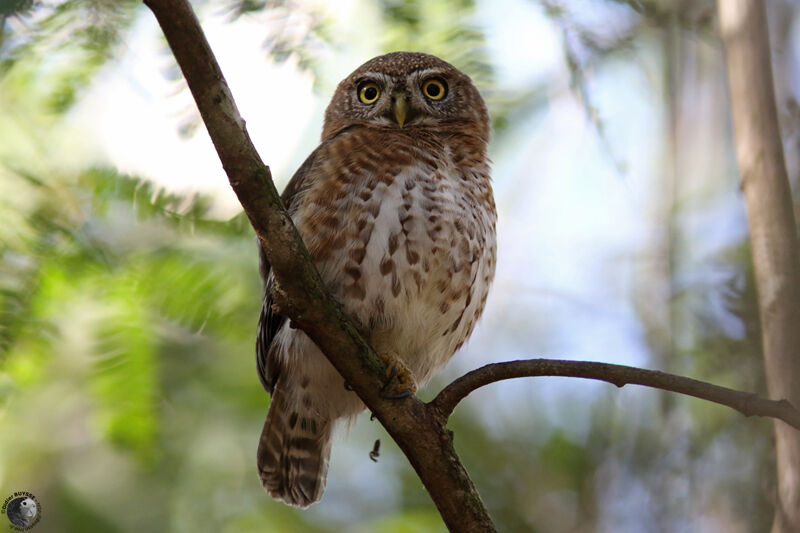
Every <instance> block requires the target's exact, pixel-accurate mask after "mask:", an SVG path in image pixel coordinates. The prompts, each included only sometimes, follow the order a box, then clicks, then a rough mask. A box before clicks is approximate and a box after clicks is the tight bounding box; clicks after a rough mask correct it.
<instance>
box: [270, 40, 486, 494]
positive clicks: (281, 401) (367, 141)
mask: <svg viewBox="0 0 800 533" xmlns="http://www.w3.org/2000/svg"><path fill="white" fill-rule="evenodd" d="M488 139H489V117H488V113H487V111H486V105H485V104H484V101H483V99H482V98H481V95H480V94H479V93H478V90H477V89H476V88H475V86H474V85H473V84H472V82H471V81H470V79H469V77H468V76H466V75H465V74H463V73H462V72H460V71H459V70H458V69H456V68H454V67H453V66H452V65H450V64H448V63H446V62H444V61H442V60H441V59H439V58H437V57H434V56H432V55H427V54H420V53H411V52H394V53H391V54H386V55H382V56H379V57H376V58H374V59H372V60H370V61H367V62H366V63H365V64H363V65H361V66H360V67H359V68H358V69H356V70H355V72H353V73H352V74H350V75H349V76H348V77H347V78H345V79H344V80H343V81H342V82H341V83H340V84H339V86H338V88H337V89H336V92H335V93H334V95H333V99H332V100H331V102H330V104H329V105H328V108H327V110H326V112H325V123H324V126H323V129H322V139H321V142H320V145H319V146H318V147H317V148H316V149H315V150H314V151H313V152H312V153H311V155H310V156H309V157H308V159H306V161H305V162H304V163H303V164H302V166H301V167H300V169H299V170H298V171H297V173H295V175H294V177H292V179H291V181H290V182H289V184H288V185H287V186H286V189H285V190H284V192H283V195H282V198H283V202H284V205H285V206H286V208H287V210H288V211H289V214H290V215H291V217H292V220H293V221H294V223H295V225H296V226H297V229H298V231H299V232H300V235H301V236H302V237H303V240H304V242H305V244H306V246H307V247H308V250H309V253H310V254H311V258H312V260H313V261H314V264H315V265H316V267H317V269H318V270H319V273H320V274H321V276H322V279H323V281H324V283H325V284H326V286H327V288H328V290H329V291H330V292H331V294H333V295H334V297H335V298H336V299H337V301H339V302H340V303H341V305H342V306H343V308H344V310H345V311H346V312H347V313H348V314H349V316H350V317H352V319H353V320H354V322H355V324H356V326H357V327H358V328H359V330H360V332H361V334H362V335H363V336H364V338H365V339H367V340H368V341H369V343H370V344H371V345H372V346H373V347H374V348H375V350H376V352H377V353H378V354H380V355H381V356H382V357H383V358H384V359H385V360H386V361H387V362H389V363H390V364H396V366H397V367H398V368H401V369H402V370H403V374H410V376H407V375H404V379H406V381H407V382H409V386H408V389H406V390H405V391H399V395H401V396H402V395H403V393H404V392H405V394H408V393H410V392H413V390H415V385H416V384H424V383H425V382H427V381H428V380H429V379H430V377H431V376H432V375H433V373H434V372H435V371H436V370H438V369H439V368H441V367H442V366H444V364H445V363H447V361H448V360H449V359H450V358H451V357H452V355H453V353H455V351H456V350H458V348H459V347H460V346H461V345H462V344H463V343H464V341H466V339H467V337H469V335H470V333H471V332H472V329H473V327H474V325H475V321H476V320H477V319H478V317H479V316H480V314H481V312H482V311H483V308H484V304H485V303H486V296H487V293H488V291H489V285H490V283H491V281H492V278H493V277H494V268H495V253H496V238H495V221H496V218H497V216H496V213H495V206H494V199H493V197H492V188H491V184H490V178H489V160H488V159H487V157H486V144H487V141H488ZM259 255H260V260H261V276H262V279H263V280H264V297H263V303H262V307H261V316H260V319H259V323H258V339H257V343H256V360H257V364H258V372H259V377H260V379H261V383H262V385H263V386H264V388H265V389H266V390H267V392H269V393H270V394H271V395H272V401H271V403H270V406H269V412H268V413H267V419H266V422H265V423H264V429H263V430H262V432H261V439H260V441H259V445H258V471H259V475H260V477H261V482H262V484H263V485H264V488H265V489H266V490H267V492H269V494H270V495H272V496H273V497H274V498H277V499H279V500H283V501H284V502H286V503H288V504H290V505H295V506H298V507H308V506H309V505H311V504H312V503H314V502H316V501H318V500H319V499H320V498H321V497H322V492H323V490H324V489H325V478H326V475H327V470H328V459H329V457H330V449H331V433H332V431H333V429H334V426H335V425H336V424H337V423H339V422H346V421H350V420H352V419H353V418H354V417H355V415H357V414H358V413H359V412H361V411H362V410H363V409H364V405H363V404H362V403H361V401H360V400H359V398H358V397H357V396H356V395H355V393H353V392H350V391H348V390H347V389H346V387H345V386H344V381H343V379H342V377H341V376H340V375H339V373H338V372H337V371H336V369H335V368H334V367H333V366H332V365H331V364H330V363H329V362H328V360H327V359H326V358H325V356H324V355H323V354H322V352H321V351H320V350H319V349H318V348H317V346H316V345H315V344H314V342H313V341H311V340H310V339H309V338H308V337H307V336H306V335H305V334H304V333H303V332H302V331H301V330H299V329H295V328H293V327H292V324H291V323H290V321H289V320H287V319H286V317H284V316H280V315H279V314H277V313H276V312H275V310H274V309H273V306H272V299H271V296H270V295H271V292H272V286H273V285H274V284H275V280H274V277H273V276H272V274H271V273H270V266H269V263H268V262H267V259H266V255H265V253H264V251H263V248H262V249H261V250H260V254H259ZM391 394H392V395H398V391H394V392H392V393H391ZM387 396H390V394H389V393H387Z"/></svg>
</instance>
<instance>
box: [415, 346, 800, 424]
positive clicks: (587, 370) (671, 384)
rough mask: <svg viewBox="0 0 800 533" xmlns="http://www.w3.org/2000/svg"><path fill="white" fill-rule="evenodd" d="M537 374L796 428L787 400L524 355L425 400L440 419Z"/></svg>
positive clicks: (798, 416)
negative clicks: (629, 389) (478, 395)
mask: <svg viewBox="0 0 800 533" xmlns="http://www.w3.org/2000/svg"><path fill="white" fill-rule="evenodd" d="M536 376H561V377H572V378H585V379H595V380H598V381H606V382H608V383H612V384H614V385H616V386H617V387H623V386H625V385H643V386H645V387H652V388H655V389H662V390H667V391H672V392H677V393H680V394H686V395H687V396H694V397H695V398H700V399H701V400H708V401H709V402H714V403H718V404H720V405H726V406H728V407H730V408H732V409H736V410H737V411H739V412H740V413H742V414H743V415H745V416H768V417H772V418H777V419H780V420H783V421H784V422H786V423H787V424H789V425H791V426H793V427H795V428H796V429H798V430H800V411H798V410H797V409H795V408H794V407H793V406H792V404H790V403H789V402H788V401H786V400H779V401H776V400H767V399H765V398H761V397H759V396H756V395H755V394H751V393H747V392H741V391H737V390H733V389H728V388H726V387H720V386H718V385H712V384H711V383H706V382H705V381H698V380H696V379H692V378H687V377H683V376H676V375H674V374H667V373H666V372H659V371H658V370H645V369H643V368H635V367H632V366H625V365H612V364H609V363H595V362H590V361H561V360H556V359H527V360H521V361H508V362H505V363H494V364H491V365H486V366H483V367H481V368H478V369H477V370H473V371H472V372H469V373H467V374H465V375H463V376H461V377H460V378H458V379H457V380H455V381H453V382H452V383H451V384H449V385H448V386H447V387H445V388H444V389H443V390H442V391H441V392H440V393H439V394H438V395H437V396H436V398H434V399H433V400H432V401H431V402H430V405H431V406H432V407H434V408H436V409H437V410H438V411H439V413H440V414H441V416H442V417H443V419H444V420H447V418H449V417H450V414H452V412H453V409H455V408H456V405H458V403H459V402H460V401H461V400H463V399H464V398H466V397H467V395H468V394H469V393H471V392H472V391H474V390H475V389H477V388H479V387H483V386H484V385H488V384H490V383H494V382H496V381H502V380H505V379H513V378H522V377H536Z"/></svg>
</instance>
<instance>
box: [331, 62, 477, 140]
mask: <svg viewBox="0 0 800 533" xmlns="http://www.w3.org/2000/svg"><path fill="white" fill-rule="evenodd" d="M353 125H363V126H373V127H379V128H396V129H403V130H406V131H409V133H413V131H414V130H415V129H417V128H427V129H443V130H452V129H458V131H460V132H461V133H467V134H469V133H471V134H473V135H475V136H477V137H479V138H480V139H481V140H482V141H483V142H487V141H488V138H489V114H488V113H487V111H486V104H485V103H484V101H483V98H481V95H480V93H479V92H478V89H476V88H475V86H474V85H473V84H472V80H470V79H469V76H467V75H466V74H464V73H463V72H461V71H460V70H458V69H457V68H455V67H454V66H452V65H451V64H449V63H447V62H445V61H442V60H441V59H439V58H438V57H436V56H432V55H429V54H421V53H415V52H392V53H390V54H385V55H382V56H378V57H375V58H373V59H370V60H369V61H367V62H366V63H364V64H363V65H361V66H360V67H358V68H357V69H356V70H355V71H354V72H353V73H352V74H350V75H349V76H348V77H346V78H345V79H344V80H342V82H341V83H340V84H339V86H338V87H337V89H336V92H335V93H334V95H333V98H332V99H331V103H330V104H329V105H328V109H327V110H326V111H325V125H324V126H323V129H322V140H323V141H324V140H327V139H330V138H331V137H333V136H334V135H336V133H337V132H339V131H341V130H342V129H343V128H346V127H348V126H353Z"/></svg>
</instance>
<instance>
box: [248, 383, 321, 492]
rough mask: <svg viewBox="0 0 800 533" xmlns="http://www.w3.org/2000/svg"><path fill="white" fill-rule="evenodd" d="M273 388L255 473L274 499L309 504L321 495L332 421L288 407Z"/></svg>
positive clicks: (280, 392)
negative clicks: (273, 392)
mask: <svg viewBox="0 0 800 533" xmlns="http://www.w3.org/2000/svg"><path fill="white" fill-rule="evenodd" d="M282 392H283V391H281V390H276V391H275V394H273V396H272V402H271V404H270V406H269V412H268V413H267V420H266V421H265V422H264V429H263V430H261V439H260V440H259V442H258V473H259V476H260V477H261V484H262V485H264V488H265V489H266V490H267V492H268V493H269V494H270V496H272V497H273V498H275V499H277V500H282V501H284V502H286V503H288V504H289V505H294V506H297V507H308V506H309V505H311V504H312V503H315V502H317V501H319V499H320V498H322V492H323V491H324V490H325V478H326V476H327V475H328V459H329V458H330V454H331V422H330V421H329V420H325V419H322V418H320V417H319V416H318V415H315V414H312V413H309V412H308V411H306V410H304V409H303V408H301V407H300V406H299V405H292V406H290V405H289V404H288V403H287V402H286V400H285V399H284V398H283V394H282Z"/></svg>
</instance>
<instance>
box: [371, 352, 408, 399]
mask: <svg viewBox="0 0 800 533" xmlns="http://www.w3.org/2000/svg"><path fill="white" fill-rule="evenodd" d="M379 356H380V358H381V359H382V360H383V362H384V363H385V364H386V384H385V385H384V386H383V388H382V389H381V396H382V397H384V398H387V399H389V400H401V399H403V398H408V397H409V396H413V395H414V394H415V393H416V392H417V384H416V382H415V381H414V376H413V375H412V374H411V371H410V370H409V369H408V368H407V367H406V365H405V364H404V363H403V362H402V361H401V360H400V359H399V358H398V357H397V356H396V355H394V354H390V353H386V354H379Z"/></svg>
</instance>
